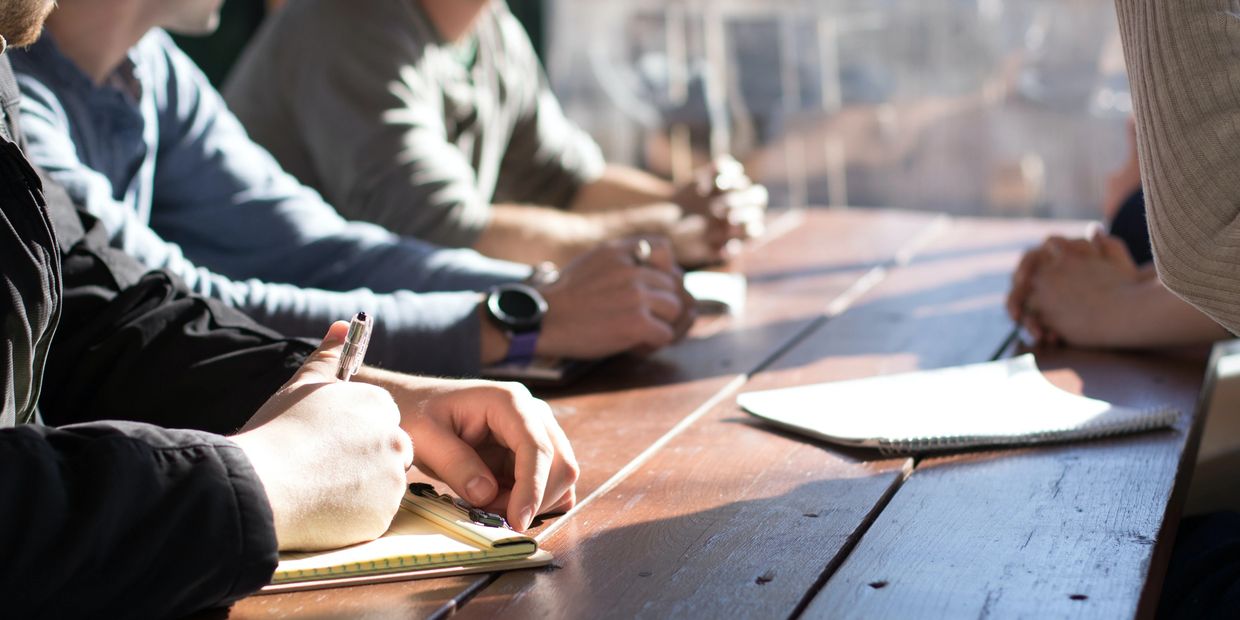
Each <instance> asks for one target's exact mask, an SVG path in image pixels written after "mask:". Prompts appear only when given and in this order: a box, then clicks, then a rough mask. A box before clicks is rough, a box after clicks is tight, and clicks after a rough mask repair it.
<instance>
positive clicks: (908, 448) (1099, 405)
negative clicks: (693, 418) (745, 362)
mask: <svg viewBox="0 0 1240 620" xmlns="http://www.w3.org/2000/svg"><path fill="white" fill-rule="evenodd" d="M736 402H737V404H739V405H740V406H741V407H742V408H744V409H745V410H746V411H747V412H749V413H750V414H752V415H754V416H756V417H759V418H762V419H763V420H766V421H768V422H771V423H773V424H775V425H777V426H779V427H782V428H785V429H788V430H791V431H794V432H797V433H802V434H805V435H809V436H811V437H816V438H818V439H823V440H826V441H830V442H833V443H838V444H843V445H849V446H861V447H867V448H877V449H880V450H883V451H885V452H892V453H907V452H924V451H934V450H950V449H959V448H974V447H983V446H1011V445H1024V444H1035V443H1048V442H1057V441H1071V440H1078V439H1092V438H1096V437H1104V436H1109V435H1118V434H1123V433H1134V432H1138V431H1143V430H1150V429H1155V428H1163V427H1167V426H1171V425H1172V424H1174V423H1175V421H1176V419H1177V417H1178V416H1179V413H1178V412H1177V411H1176V410H1174V409H1169V408H1155V409H1133V408H1128V407H1121V406H1118V405H1113V404H1111V403H1108V402H1105V401H1102V400H1097V399H1093V398H1087V397H1084V396H1078V395H1076V394H1071V393H1068V392H1065V391H1063V390H1060V389H1059V388H1057V387H1055V386H1054V385H1052V384H1051V383H1050V382H1049V381H1047V380H1046V377H1044V376H1042V373H1041V372H1039V371H1038V367H1037V364H1036V363H1035V362H1034V359H1033V355H1028V354H1026V355H1022V356H1020V357H1015V358H1011V359H1005V360H1000V361H996V362H988V363H984V364H972V365H968V366H958V367H955V368H945V369H941V370H930V371H924V372H914V373H907V374H900V375H889V376H882V377H871V378H867V379H857V380H852V381H839V382H835V383H823V384H818V385H808V386H803V387H795V388H788V389H780V390H768V391H763V392H749V393H746V394H741V395H739V396H737V398H736Z"/></svg>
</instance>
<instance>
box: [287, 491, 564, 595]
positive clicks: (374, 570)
mask: <svg viewBox="0 0 1240 620" xmlns="http://www.w3.org/2000/svg"><path fill="white" fill-rule="evenodd" d="M419 487H421V489H423V490H420V489H419ZM424 489H430V485H417V484H415V485H410V490H409V492H407V493H405V497H404V498H402V499H401V507H400V510H398V511H397V513H396V517H395V518H394V519H393V520H392V525H391V527H389V528H388V531H387V532H386V533H385V534H384V535H383V536H381V537H380V538H377V539H375V540H372V541H370V542H367V543H362V544H358V545H353V546H350V547H344V548H342V549H334V550H331V551H316V552H304V553H281V554H280V564H279V566H277V567H276V572H275V574H274V575H273V576H272V578H271V585H268V586H267V587H265V588H263V590H262V591H263V592H264V593H273V592H288V591H291V590H313V589H318V588H331V587H340V586H347V585H360V584H367V583H381V582H387V581H401V580H406V579H423V578H428V577H442V576H448V575H460V574H467V573H479V572H494V571H500V570H510V569H516V568H532V567H536V566H543V565H546V564H548V563H550V562H551V560H552V556H551V554H550V553H548V552H546V551H544V550H541V549H539V548H538V543H537V542H536V541H535V540H534V539H533V538H530V537H529V536H526V535H524V534H521V533H520V532H515V531H513V530H511V529H509V528H508V527H507V524H506V523H503V524H500V525H486V524H485V523H487V522H488V518H494V519H496V520H497V521H499V522H501V523H502V519H499V517H497V516H495V515H490V514H489V513H485V512H481V511H477V510H471V509H469V508H466V507H463V506H462V505H461V504H460V503H459V501H458V502H453V501H452V500H451V499H450V498H448V497H447V496H439V495H437V494H436V493H434V490H433V489H430V490H429V491H425V490H424ZM479 515H485V516H481V517H480V516H479Z"/></svg>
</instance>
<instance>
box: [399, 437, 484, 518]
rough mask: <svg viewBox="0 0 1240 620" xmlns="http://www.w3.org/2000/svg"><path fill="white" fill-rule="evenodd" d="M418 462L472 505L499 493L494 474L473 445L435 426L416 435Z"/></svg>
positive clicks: (480, 503)
mask: <svg viewBox="0 0 1240 620" xmlns="http://www.w3.org/2000/svg"><path fill="white" fill-rule="evenodd" d="M418 440H419V441H418V449H417V461H418V462H417V464H418V467H419V468H421V469H429V470H430V471H432V472H434V474H435V476H436V477H438V478H439V479H440V480H443V481H444V482H445V483H447V485H448V486H449V487H451V488H452V491H453V492H455V493H456V494H457V495H459V496H460V497H463V498H465V500H466V501H468V502H469V503H471V504H473V505H474V506H486V505H487V504H489V503H491V501H492V500H494V499H495V496H496V495H497V494H498V492H499V483H498V482H496V481H495V474H493V473H491V469H490V468H489V467H487V465H486V463H484V462H483V461H482V457H481V456H479V455H478V452H477V451H476V450H474V448H473V447H472V446H470V445H469V444H467V443H465V442H464V441H462V440H461V438H460V437H458V436H456V435H455V434H454V433H451V432H447V431H446V430H444V429H442V428H439V427H436V428H435V429H434V430H433V431H431V432H428V433H425V434H423V435H419V436H418Z"/></svg>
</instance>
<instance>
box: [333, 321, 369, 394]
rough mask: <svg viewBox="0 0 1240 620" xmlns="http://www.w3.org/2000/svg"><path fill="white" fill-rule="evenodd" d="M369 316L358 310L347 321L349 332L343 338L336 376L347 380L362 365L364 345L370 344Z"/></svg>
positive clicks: (364, 351) (364, 355)
mask: <svg viewBox="0 0 1240 620" xmlns="http://www.w3.org/2000/svg"><path fill="white" fill-rule="evenodd" d="M370 328H371V321H370V317H368V316H366V313H365V312H358V313H357V314H355V315H353V320H352V321H349V333H348V334H347V335H346V336H345V338H344V350H342V351H341V352H340V365H339V366H337V367H336V378H337V379H340V380H341V381H348V380H349V379H350V378H351V377H352V376H353V375H355V374H357V370H358V369H359V368H361V367H362V360H363V359H365V357H366V346H367V345H369V344H370Z"/></svg>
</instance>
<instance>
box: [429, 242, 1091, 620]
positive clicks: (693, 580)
mask: <svg viewBox="0 0 1240 620" xmlns="http://www.w3.org/2000/svg"><path fill="white" fill-rule="evenodd" d="M1072 226H1075V225H1072ZM1063 228H1064V225H1063V224H1062V223H1056V224H1053V225H1035V224H1031V223H1023V224H1020V225H1014V224H1012V223H1010V222H1007V223H998V224H996V223H991V222H978V221H955V222H953V223H952V224H951V226H950V227H948V229H947V230H946V231H944V232H941V233H940V234H939V235H938V236H936V237H935V238H934V239H933V241H932V243H931V245H930V246H929V247H926V248H924V250H923V251H921V252H920V253H916V254H912V255H911V264H909V265H907V266H904V265H903V263H905V262H908V261H907V260H905V261H902V264H901V266H898V267H896V268H894V269H891V270H890V272H891V273H890V275H887V276H886V278H885V279H883V280H882V281H881V283H879V284H878V285H877V286H875V287H874V288H873V290H871V291H869V292H868V293H867V294H865V295H863V296H862V297H861V298H860V299H859V300H857V301H856V302H855V303H854V304H853V305H852V307H851V308H849V309H848V310H847V311H845V312H843V313H842V314H840V315H839V316H835V317H833V318H832V320H829V321H826V322H825V323H824V324H821V325H820V326H819V328H818V329H816V330H815V331H814V332H813V333H811V334H809V335H808V337H807V338H806V339H804V340H803V341H801V342H799V343H797V344H796V345H794V346H793V347H791V348H790V350H788V351H787V352H786V353H785V354H784V355H783V356H781V357H780V358H779V359H777V360H775V361H774V364H773V365H772V366H771V367H769V368H766V369H764V370H762V371H761V372H759V373H757V375H756V376H755V377H754V378H753V379H752V380H751V381H750V382H749V383H747V384H745V386H744V387H745V389H747V390H748V389H766V388H772V387H784V386H790V385H799V384H804V383H810V382H816V381H824V380H835V379H845V378H852V377H860V376H869V375H873V374H879V373H889V372H896V371H901V370H912V369H916V368H929V367H938V366H945V365H953V364H959V363H965V362H973V361H983V360H986V359H989V358H991V357H992V356H993V355H994V354H995V352H996V351H997V350H999V349H1000V348H1001V345H1002V343H1003V342H1005V341H1006V340H1007V337H1008V335H1009V333H1010V331H1011V326H1010V322H1009V321H1008V320H1007V319H1006V317H1004V316H1003V314H1002V309H1001V303H1000V302H1001V300H1002V296H1003V294H1004V293H1005V292H1006V285H1007V278H1008V277H1009V275H1010V270H1011V268H1012V266H1014V264H1015V262H1016V259H1017V258H1018V257H1019V254H1020V251H1021V250H1022V249H1023V248H1025V247H1027V246H1028V245H1031V244H1033V243H1035V242H1036V241H1038V240H1040V238H1041V237H1042V236H1043V235H1044V234H1046V233H1047V232H1052V231H1061V230H1063ZM884 275H886V274H884ZM731 395H732V394H728V395H727V396H728V397H729V398H727V399H726V401H724V402H720V403H718V404H716V405H715V406H714V407H713V408H711V409H710V410H709V411H708V412H707V413H706V414H705V416H704V417H703V418H702V419H700V420H697V421H696V422H695V423H693V424H692V425H691V426H689V427H688V428H687V429H686V430H685V431H684V432H683V433H682V434H680V435H679V436H677V437H674V438H672V439H670V440H669V441H668V442H667V443H666V445H665V446H663V448H662V449H661V450H659V451H658V452H657V453H655V454H654V455H653V456H652V457H651V458H650V459H649V461H647V462H646V463H644V464H643V466H641V467H640V468H635V469H634V471H632V472H631V474H630V475H629V476H628V477H627V478H625V479H624V480H622V481H619V482H618V483H617V484H616V485H615V486H614V487H613V488H610V490H609V492H608V493H606V494H605V495H603V496H601V497H598V498H597V499H596V500H595V501H594V502H592V503H590V504H588V505H586V506H583V507H582V508H581V509H580V510H579V511H577V513H576V514H574V515H573V516H572V518H571V519H568V520H566V521H564V522H562V524H563V526H562V529H561V530H559V531H557V532H554V534H553V535H552V536H550V537H548V538H547V539H546V541H545V546H547V547H548V548H550V549H551V550H552V551H553V552H554V553H555V554H556V555H557V565H558V566H559V567H560V568H559V569H558V570H552V571H549V572H548V571H544V572H533V571H524V572H514V573H509V574H505V575H503V576H501V577H500V578H499V579H498V580H497V581H496V582H495V583H494V584H493V585H490V586H489V587H486V588H484V589H481V590H479V591H478V593H477V594H476V595H475V596H474V598H473V599H471V600H470V601H469V603H468V604H467V605H466V606H465V607H464V609H463V613H462V615H463V616H464V617H467V618H468V617H494V616H498V615H503V616H513V617H532V616H538V617H579V616H590V617H599V616H602V617H608V616H610V617H633V616H649V617H664V616H686V615H688V616H695V617H719V616H725V615H726V616H740V617H748V616H761V617H778V616H785V617H786V616H789V615H793V614H795V613H796V612H797V611H798V610H799V609H800V608H801V606H802V605H803V604H804V603H805V602H806V601H807V598H808V597H809V596H812V594H813V593H814V591H815V589H816V588H817V587H818V586H819V585H820V584H821V583H822V581H823V580H825V579H826V578H827V577H829V576H830V573H831V570H832V568H833V567H834V566H835V565H836V564H838V562H839V561H840V560H842V559H843V557H844V555H845V554H846V553H847V551H848V550H849V548H850V547H851V545H852V544H853V543H854V542H855V541H856V539H857V537H858V536H859V535H860V534H861V533H862V532H864V531H865V528H866V526H867V525H868V524H869V523H870V521H871V520H872V519H873V518H874V516H875V515H876V514H877V513H878V512H879V511H880V510H881V509H882V508H883V506H884V505H885V503H886V501H887V499H888V498H889V497H890V496H891V494H892V493H896V490H897V489H898V487H899V483H900V479H901V473H902V471H904V470H906V468H907V467H909V466H910V465H911V461H910V460H909V459H881V458H878V457H876V456H875V455H873V454H865V453H857V452H850V451H844V450H837V449H832V448H828V447H825V446H822V445H818V444H814V443H812V442H806V441H802V440H800V439H798V438H794V437H791V436H788V435H785V434H782V433H778V432H772V431H769V430H766V429H765V428H762V427H760V426H758V425H756V424H754V423H751V422H749V421H748V420H745V419H743V414H740V413H739V412H738V410H737V408H736V406H735V404H734V403H733V402H732V400H731V398H730V396H731ZM896 494H897V495H898V493H896ZM441 611H442V612H444V613H446V612H448V611H449V610H446V609H444V610H441Z"/></svg>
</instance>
